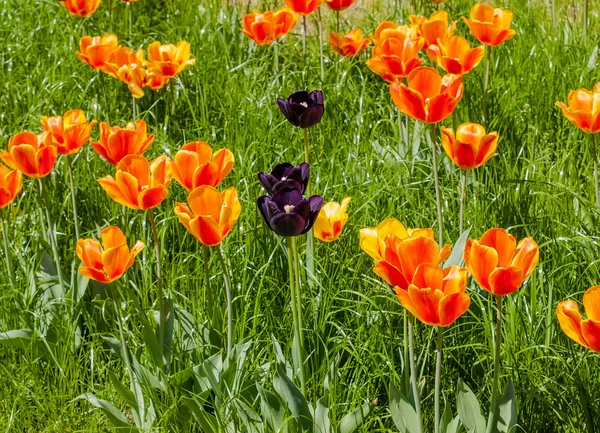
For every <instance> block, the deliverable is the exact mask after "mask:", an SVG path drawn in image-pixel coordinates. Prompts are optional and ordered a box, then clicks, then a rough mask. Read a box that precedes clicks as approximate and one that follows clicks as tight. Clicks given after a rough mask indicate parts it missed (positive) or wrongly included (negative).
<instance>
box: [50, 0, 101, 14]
mask: <svg viewBox="0 0 600 433" xmlns="http://www.w3.org/2000/svg"><path fill="white" fill-rule="evenodd" d="M100 2H101V0H65V1H61V2H60V4H61V5H63V6H64V7H65V8H67V10H68V11H69V13H70V14H72V15H75V16H76V17H79V18H85V17H89V16H90V15H92V14H93V13H94V12H96V9H98V6H100Z"/></svg>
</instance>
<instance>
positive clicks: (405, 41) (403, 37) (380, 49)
mask: <svg viewBox="0 0 600 433" xmlns="http://www.w3.org/2000/svg"><path fill="white" fill-rule="evenodd" d="M373 40H374V41H375V47H374V49H373V53H372V55H371V58H370V59H369V60H367V67H368V68H369V69H370V70H371V71H373V72H374V73H376V74H377V75H379V76H380V77H381V78H383V79H384V80H385V81H388V82H397V81H401V80H403V79H404V78H405V77H406V76H408V75H409V74H411V73H412V71H414V70H415V69H416V68H418V67H419V66H421V63H423V60H422V59H419V58H418V57H417V55H418V54H419V51H421V49H422V48H423V43H424V42H423V38H421V37H419V36H418V35H417V34H416V33H415V32H414V31H413V30H411V29H410V28H409V27H406V26H400V27H399V26H397V25H396V24H395V23H393V22H390V21H386V22H383V23H381V24H380V25H379V26H378V27H377V31H376V32H375V35H374V36H373Z"/></svg>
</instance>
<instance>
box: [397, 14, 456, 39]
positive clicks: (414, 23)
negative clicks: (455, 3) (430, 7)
mask: <svg viewBox="0 0 600 433" xmlns="http://www.w3.org/2000/svg"><path fill="white" fill-rule="evenodd" d="M408 20H409V22H410V24H411V27H412V28H414V29H416V30H417V33H418V34H419V36H422V37H423V42H424V48H428V47H429V46H430V45H436V44H437V43H438V41H439V40H441V41H444V40H446V38H448V37H450V36H452V35H453V34H454V31H455V29H456V23H452V24H449V22H448V13H447V12H445V11H438V12H434V13H432V14H431V16H430V17H429V18H427V17H422V16H416V15H410V16H409V17H408Z"/></svg>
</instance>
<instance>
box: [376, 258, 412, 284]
mask: <svg viewBox="0 0 600 433" xmlns="http://www.w3.org/2000/svg"><path fill="white" fill-rule="evenodd" d="M373 272H375V274H376V275H378V276H379V277H381V278H382V279H383V280H384V281H385V282H386V283H388V284H389V285H390V286H392V287H395V286H397V287H399V288H401V289H402V290H408V286H409V283H410V282H409V281H408V280H407V279H406V277H405V276H404V275H402V272H400V270H398V269H397V268H395V267H394V266H392V265H391V264H390V263H388V262H385V261H380V262H377V263H376V264H375V267H374V268H373Z"/></svg>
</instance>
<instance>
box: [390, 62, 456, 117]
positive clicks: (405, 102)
mask: <svg viewBox="0 0 600 433" xmlns="http://www.w3.org/2000/svg"><path fill="white" fill-rule="evenodd" d="M407 84H408V85H405V84H400V83H392V84H390V93H391V95H392V100H393V101H394V104H395V105H396V107H398V109H399V110H400V111H401V112H402V113H404V114H406V115H407V116H410V117H412V118H413V119H415V120H420V121H421V122H426V123H438V122H441V121H442V120H444V119H446V118H447V117H449V116H450V115H451V114H452V112H453V111H454V109H455V108H456V105H457V104H458V102H459V101H460V99H461V98H462V95H463V91H464V88H463V85H462V77H461V76H459V75H446V76H444V77H443V78H442V77H441V76H440V74H438V73H437V71H436V70H435V69H433V68H430V67H428V66H422V67H420V68H417V69H415V70H414V71H412V72H411V73H410V75H409V76H408V81H407Z"/></svg>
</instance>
